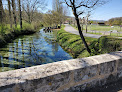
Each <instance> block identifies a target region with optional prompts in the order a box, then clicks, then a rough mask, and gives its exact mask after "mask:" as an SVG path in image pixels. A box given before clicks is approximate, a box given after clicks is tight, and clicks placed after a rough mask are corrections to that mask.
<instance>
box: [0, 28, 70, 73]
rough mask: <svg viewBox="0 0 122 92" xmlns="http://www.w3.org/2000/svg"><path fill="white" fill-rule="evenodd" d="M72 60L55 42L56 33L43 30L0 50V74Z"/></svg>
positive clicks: (23, 37) (21, 38) (20, 38)
mask: <svg viewBox="0 0 122 92" xmlns="http://www.w3.org/2000/svg"><path fill="white" fill-rule="evenodd" d="M68 59H72V57H71V56H70V55H69V54H68V53H67V52H65V51H64V50H63V49H62V48H61V46H60V45H59V44H58V42H56V32H53V31H52V32H45V31H43V29H41V30H40V32H38V33H35V34H33V35H26V36H22V37H19V38H18V39H16V40H14V41H13V42H12V43H9V44H8V45H6V46H5V47H4V48H0V72H3V71H8V70H14V69H19V68H25V67H30V66H35V65H41V64H46V63H51V62H57V61H61V60H68Z"/></svg>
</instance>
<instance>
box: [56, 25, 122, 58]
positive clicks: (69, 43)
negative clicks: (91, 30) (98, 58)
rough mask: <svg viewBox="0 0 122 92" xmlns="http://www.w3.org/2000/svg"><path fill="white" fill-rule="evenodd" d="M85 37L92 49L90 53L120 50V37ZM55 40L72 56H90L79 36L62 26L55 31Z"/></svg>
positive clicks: (121, 43) (96, 53) (121, 48)
mask: <svg viewBox="0 0 122 92" xmlns="http://www.w3.org/2000/svg"><path fill="white" fill-rule="evenodd" d="M85 39H86V42H87V43H88V45H89V47H90V49H91V51H92V53H91V55H98V54H103V53H108V52H113V51H118V50H122V47H121V46H122V39H117V38H112V37H107V36H104V37H101V38H99V39H95V38H90V37H85ZM57 40H58V42H59V44H60V45H61V46H62V47H63V48H64V49H65V50H66V51H67V52H69V53H70V54H71V55H72V56H73V57H74V58H80V57H88V56H90V54H89V53H88V52H87V50H86V48H85V46H84V44H83V42H82V40H81V38H80V36H78V35H75V34H71V33H68V32H66V31H65V30H64V27H63V28H62V29H61V30H59V31H58V32H57ZM108 47H109V48H108Z"/></svg>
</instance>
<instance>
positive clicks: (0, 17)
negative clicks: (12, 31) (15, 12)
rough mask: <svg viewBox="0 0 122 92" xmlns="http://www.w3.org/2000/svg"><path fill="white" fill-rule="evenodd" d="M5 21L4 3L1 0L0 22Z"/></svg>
mask: <svg viewBox="0 0 122 92" xmlns="http://www.w3.org/2000/svg"><path fill="white" fill-rule="evenodd" d="M2 23H3V4H2V0H0V24H2Z"/></svg>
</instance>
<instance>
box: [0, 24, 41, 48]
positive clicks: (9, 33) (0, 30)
mask: <svg viewBox="0 0 122 92" xmlns="http://www.w3.org/2000/svg"><path fill="white" fill-rule="evenodd" d="M38 29H39V27H38V28H35V27H34V25H32V24H28V23H24V24H23V28H22V29H21V28H20V26H17V28H12V29H11V28H10V27H8V26H5V25H1V26H0V47H3V46H4V45H6V44H7V43H8V42H11V41H13V40H14V39H15V38H16V37H18V36H21V35H29V34H33V33H35V32H37V30H38Z"/></svg>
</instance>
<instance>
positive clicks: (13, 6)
mask: <svg viewBox="0 0 122 92" xmlns="http://www.w3.org/2000/svg"><path fill="white" fill-rule="evenodd" d="M12 8H13V16H14V23H15V28H17V21H16V14H15V10H16V6H15V0H12Z"/></svg>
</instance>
